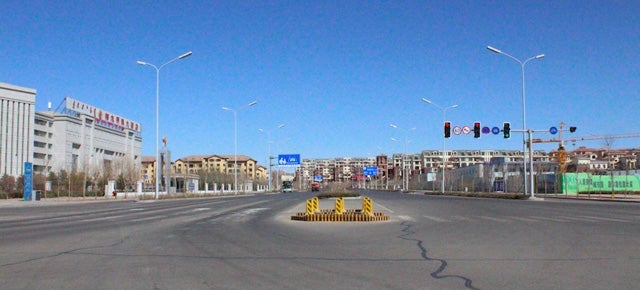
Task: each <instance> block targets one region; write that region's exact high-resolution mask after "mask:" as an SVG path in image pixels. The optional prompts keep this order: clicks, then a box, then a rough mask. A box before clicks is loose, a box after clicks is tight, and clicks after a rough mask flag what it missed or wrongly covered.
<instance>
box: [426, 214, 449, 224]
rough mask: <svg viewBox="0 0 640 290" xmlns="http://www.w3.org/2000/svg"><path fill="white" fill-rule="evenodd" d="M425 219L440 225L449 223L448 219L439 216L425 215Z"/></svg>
mask: <svg viewBox="0 0 640 290" xmlns="http://www.w3.org/2000/svg"><path fill="white" fill-rule="evenodd" d="M423 217H424V218H426V219H429V220H432V221H435V222H439V223H446V222H448V221H447V220H446V219H443V218H439V217H437V216H429V215H424V216H423Z"/></svg>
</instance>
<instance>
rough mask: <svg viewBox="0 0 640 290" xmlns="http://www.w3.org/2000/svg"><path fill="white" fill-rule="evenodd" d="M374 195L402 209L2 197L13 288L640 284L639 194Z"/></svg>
mask: <svg viewBox="0 0 640 290" xmlns="http://www.w3.org/2000/svg"><path fill="white" fill-rule="evenodd" d="M366 195H367V196H369V197H370V198H372V199H373V202H374V211H376V212H382V213H384V214H386V215H389V216H390V217H391V220H390V221H385V222H360V223H330V222H301V221H291V220H290V216H291V215H294V214H295V213H296V212H302V211H304V201H305V200H306V199H308V198H310V197H312V194H311V193H291V194H289V193H287V194H276V195H256V196H238V197H224V198H206V199H183V200H161V201H150V202H142V201H140V202H135V201H115V202H84V203H76V204H64V205H60V204H57V205H53V206H46V205H43V204H38V205H36V206H29V205H28V206H19V207H11V206H0V281H2V286H1V288H2V289H301V288H305V289H365V288H367V289H636V288H637V285H638V284H639V282H640V277H639V276H638V274H639V273H638V269H640V252H639V251H638V250H639V249H640V248H639V247H638V245H640V204H637V203H610V202H583V201H562V200H553V201H523V200H496V199H474V198H454V197H437V196H424V195H409V194H399V193H384V192H369V193H367V194H366ZM331 202H332V201H329V200H323V201H321V208H332V207H333V204H332V203H331ZM360 203H361V200H358V199H355V200H347V202H346V206H347V208H357V207H359V206H360Z"/></svg>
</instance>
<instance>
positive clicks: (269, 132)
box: [258, 124, 284, 192]
mask: <svg viewBox="0 0 640 290" xmlns="http://www.w3.org/2000/svg"><path fill="white" fill-rule="evenodd" d="M282 127H284V124H280V125H278V127H276V128H275V129H272V130H269V131H267V130H264V129H258V131H260V132H263V133H267V163H268V164H269V173H268V174H269V175H268V176H267V180H268V181H269V192H271V132H272V131H274V130H278V129H280V128H282Z"/></svg>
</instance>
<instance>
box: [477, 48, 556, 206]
mask: <svg viewBox="0 0 640 290" xmlns="http://www.w3.org/2000/svg"><path fill="white" fill-rule="evenodd" d="M487 49H488V50H490V51H492V52H494V53H497V54H501V55H504V56H506V57H508V58H510V59H512V60H514V61H515V62H517V63H518V64H520V70H521V72H522V132H523V133H524V132H527V135H525V134H522V169H523V174H524V175H523V177H524V178H523V179H524V194H525V195H526V194H527V137H529V138H531V132H530V131H528V130H527V107H526V94H525V85H524V84H525V82H524V66H525V65H526V64H527V63H528V62H529V61H531V60H534V59H541V58H543V57H544V54H538V55H536V56H532V57H530V58H527V59H526V60H525V61H521V60H519V59H517V58H515V57H513V56H511V55H509V54H507V53H505V52H503V51H502V50H499V49H497V48H495V47H492V46H487ZM529 151H531V150H529ZM529 165H530V166H531V168H530V171H529V173H530V174H531V198H534V191H535V190H534V189H533V152H529Z"/></svg>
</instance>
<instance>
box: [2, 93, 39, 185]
mask: <svg viewBox="0 0 640 290" xmlns="http://www.w3.org/2000/svg"><path fill="white" fill-rule="evenodd" d="M35 102H36V90H35V89H30V88H25V87H19V86H15V85H11V84H6V83H0V176H3V175H5V174H7V175H11V176H14V177H18V176H20V175H22V174H23V171H24V163H25V162H31V161H32V158H33V142H34V131H33V125H34V115H35Z"/></svg>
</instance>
